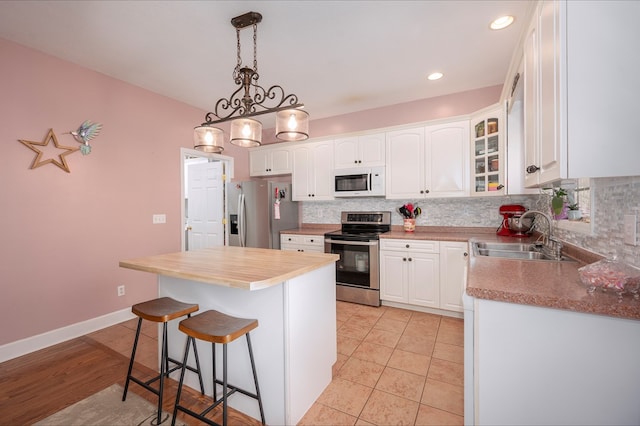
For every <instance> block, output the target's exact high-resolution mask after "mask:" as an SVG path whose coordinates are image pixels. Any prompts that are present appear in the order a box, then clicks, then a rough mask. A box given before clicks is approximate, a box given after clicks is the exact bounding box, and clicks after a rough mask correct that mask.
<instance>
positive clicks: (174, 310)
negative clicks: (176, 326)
mask: <svg viewBox="0 0 640 426" xmlns="http://www.w3.org/2000/svg"><path fill="white" fill-rule="evenodd" d="M198 309H199V306H198V304H192V303H183V302H179V301H177V300H175V299H172V298H170V297H161V298H159V299H153V300H149V301H147V302H142V303H138V304H136V305H133V306H132V307H131V312H133V313H134V314H135V315H137V316H139V317H140V318H143V319H146V320H147V321H153V322H168V321H171V320H174V319H176V318H180V317H183V316H185V315H188V314H192V313H194V312H196V311H197V310H198Z"/></svg>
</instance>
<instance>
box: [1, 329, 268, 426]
mask: <svg viewBox="0 0 640 426" xmlns="http://www.w3.org/2000/svg"><path fill="white" fill-rule="evenodd" d="M131 343H133V342H131ZM128 363H129V359H128V357H126V356H124V355H122V354H120V353H118V352H116V351H115V350H113V349H111V348H109V347H107V346H105V345H103V344H102V343H99V342H97V341H96V340H94V339H92V338H91V337H88V336H83V337H79V338H77V339H73V340H70V341H67V342H64V343H61V344H58V345H55V346H51V347H49V348H46V349H43V350H40V351H37V352H34V353H31V354H28V355H25V356H22V357H19V358H16V359H13V360H10V361H7V362H4V363H1V364H0V425H26V424H32V423H34V422H37V421H39V420H42V419H44V418H46V417H48V416H50V415H51V414H54V413H56V412H58V411H60V410H62V409H63V408H65V407H67V406H69V405H72V404H74V403H76V402H78V401H80V400H82V399H84V398H86V397H88V396H90V395H92V394H94V393H96V392H98V391H100V390H102V389H104V388H107V387H109V386H111V385H112V384H114V383H118V384H120V385H122V386H124V380H125V376H126V374H127V368H128ZM134 375H137V376H138V377H140V378H142V379H143V380H146V379H149V378H151V377H153V376H154V372H153V370H151V369H150V368H148V367H146V366H144V365H141V364H138V363H137V362H136V364H135V366H134ZM165 383H166V385H165V398H164V402H163V407H164V409H165V410H166V411H167V412H170V413H171V412H172V411H173V404H174V402H175V401H174V399H175V394H176V389H177V383H176V382H175V381H174V380H168V381H167V382H165ZM185 389H186V390H187V392H184V391H183V393H182V404H183V405H186V406H188V407H189V408H191V409H193V410H194V411H198V410H203V409H204V408H206V402H207V401H210V400H206V399H203V398H202V397H201V396H200V393H199V392H197V391H194V390H192V389H188V388H185ZM129 392H135V393H136V394H138V395H140V396H142V397H143V398H146V399H148V400H149V401H152V402H157V399H155V398H156V396H155V395H153V394H151V393H150V392H148V391H146V390H144V389H143V388H141V387H140V386H137V385H136V384H131V385H130V386H129ZM216 411H217V409H216ZM211 417H212V419H213V420H214V421H217V422H219V423H222V414H221V413H214V414H212V415H211ZM179 420H181V421H183V422H185V423H187V424H190V425H197V424H200V422H199V421H197V420H195V419H193V418H191V417H185V416H184V415H183V414H182V413H180V414H179ZM229 423H230V424H242V425H253V424H260V423H259V422H257V421H256V420H254V419H252V418H250V417H247V416H244V415H243V414H241V413H237V412H230V415H229ZM166 424H170V422H166Z"/></svg>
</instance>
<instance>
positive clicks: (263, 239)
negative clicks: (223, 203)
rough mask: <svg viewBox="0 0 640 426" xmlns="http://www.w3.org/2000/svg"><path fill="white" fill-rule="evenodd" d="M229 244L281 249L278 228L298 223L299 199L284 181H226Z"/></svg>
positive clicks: (289, 227) (292, 226) (287, 227)
mask: <svg viewBox="0 0 640 426" xmlns="http://www.w3.org/2000/svg"><path fill="white" fill-rule="evenodd" d="M227 214H228V217H227V223H228V224H229V245H230V246H240V247H258V248H272V249H280V231H281V230H285V229H292V228H297V227H298V225H299V224H298V202H297V201H291V184H290V183H287V182H271V181H266V180H265V181H259V180H255V181H245V182H232V183H229V184H227Z"/></svg>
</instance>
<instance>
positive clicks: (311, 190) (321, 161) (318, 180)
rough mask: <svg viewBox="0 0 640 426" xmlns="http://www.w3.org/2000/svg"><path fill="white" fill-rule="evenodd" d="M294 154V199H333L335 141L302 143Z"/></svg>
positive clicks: (292, 174) (292, 182)
mask: <svg viewBox="0 0 640 426" xmlns="http://www.w3.org/2000/svg"><path fill="white" fill-rule="evenodd" d="M292 155H293V170H292V173H291V185H292V191H293V200H294V201H322V200H333V198H334V197H333V141H323V142H312V143H305V144H301V145H299V146H297V147H295V148H293V150H292Z"/></svg>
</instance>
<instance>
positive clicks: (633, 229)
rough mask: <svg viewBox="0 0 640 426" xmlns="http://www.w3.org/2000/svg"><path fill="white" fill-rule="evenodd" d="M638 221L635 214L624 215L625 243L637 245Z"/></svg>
mask: <svg viewBox="0 0 640 426" xmlns="http://www.w3.org/2000/svg"><path fill="white" fill-rule="evenodd" d="M637 221H638V217H637V216H636V215H635V214H626V215H624V243H625V244H629V245H631V246H635V245H637V243H636V241H637V238H638V237H637V232H638V231H637V225H636V224H637Z"/></svg>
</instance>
